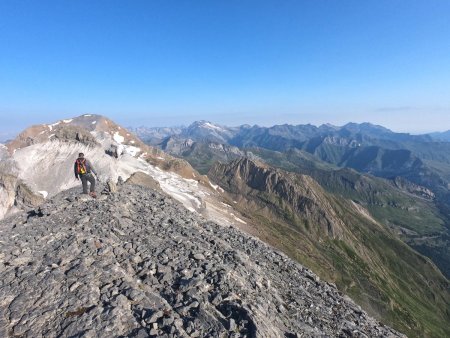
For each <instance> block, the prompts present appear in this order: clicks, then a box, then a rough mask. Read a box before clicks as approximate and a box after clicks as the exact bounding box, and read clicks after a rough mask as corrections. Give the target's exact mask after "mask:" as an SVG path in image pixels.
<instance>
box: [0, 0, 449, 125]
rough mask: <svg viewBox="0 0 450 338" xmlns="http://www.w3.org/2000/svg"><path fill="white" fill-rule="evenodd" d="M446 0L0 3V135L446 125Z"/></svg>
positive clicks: (4, 0)
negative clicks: (74, 125)
mask: <svg viewBox="0 0 450 338" xmlns="http://www.w3.org/2000/svg"><path fill="white" fill-rule="evenodd" d="M449 27H450V1H448V0H424V1H419V0H403V1H400V0H365V1H361V0H353V1H346V0H339V1H338V0H327V1H326V0H310V1H301V0H296V1H275V0H274V1H263V0H259V1H246V0H237V1H234V0H226V1H214V0H207V1H206V0H205V1H201V0H192V1H187V0H179V1H171V0H161V1H158V0H148V1H125V0H122V1H112V0H107V1H94V0H90V1H79V0H77V1H69V0H67V1H62V0H58V1H45V0H39V1H35V0H33V1H23V0H1V1H0V117H1V120H0V132H5V131H11V130H19V129H22V128H24V127H26V126H28V125H29V124H31V123H43V122H51V121H53V120H57V119H60V118H63V117H69V116H76V115H81V114H83V113H98V114H103V115H106V116H108V117H110V118H112V119H114V120H116V121H117V122H119V123H121V124H123V125H125V126H127V125H148V126H157V125H159V126H161V125H177V124H178V125H179V124H188V123H190V122H192V121H194V120H197V119H207V120H211V121H213V122H218V123H224V124H228V125H237V124H241V123H250V124H260V125H269V124H277V123H285V122H287V123H295V124H299V123H314V124H319V123H324V122H330V123H334V124H342V123H345V122H347V121H356V122H362V121H370V122H375V123H380V124H383V125H385V126H387V127H390V128H392V129H394V130H401V131H405V130H407V131H412V132H420V131H428V130H444V129H450V28H449Z"/></svg>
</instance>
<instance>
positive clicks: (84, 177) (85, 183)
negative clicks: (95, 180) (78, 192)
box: [80, 175, 88, 194]
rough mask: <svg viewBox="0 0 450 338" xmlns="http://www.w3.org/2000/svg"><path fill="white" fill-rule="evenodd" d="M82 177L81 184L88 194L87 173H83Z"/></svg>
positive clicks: (84, 192)
mask: <svg viewBox="0 0 450 338" xmlns="http://www.w3.org/2000/svg"><path fill="white" fill-rule="evenodd" d="M80 179H81V184H82V185H83V194H87V193H88V182H87V177H86V175H81V176H80Z"/></svg>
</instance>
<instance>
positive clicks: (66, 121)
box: [63, 119, 73, 123]
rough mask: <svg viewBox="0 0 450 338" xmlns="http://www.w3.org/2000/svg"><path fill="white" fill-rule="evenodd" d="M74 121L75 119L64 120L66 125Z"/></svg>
mask: <svg viewBox="0 0 450 338" xmlns="http://www.w3.org/2000/svg"><path fill="white" fill-rule="evenodd" d="M72 121H73V119H68V120H63V122H64V123H70V122H72Z"/></svg>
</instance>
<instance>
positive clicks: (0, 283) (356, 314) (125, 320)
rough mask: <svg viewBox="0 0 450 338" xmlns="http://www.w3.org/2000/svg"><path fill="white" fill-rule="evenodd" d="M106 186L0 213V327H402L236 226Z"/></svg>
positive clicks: (97, 330) (79, 333) (185, 332)
mask: <svg viewBox="0 0 450 338" xmlns="http://www.w3.org/2000/svg"><path fill="white" fill-rule="evenodd" d="M109 190H110V191H109V192H108V191H104V193H103V194H102V195H100V196H99V198H97V199H91V198H90V197H84V196H81V195H79V188H74V189H70V190H67V191H65V192H62V193H60V194H58V195H56V196H54V197H53V198H51V199H49V200H47V201H46V202H45V204H42V205H41V206H40V207H39V208H36V209H34V210H31V211H28V212H23V213H18V214H15V215H13V216H11V217H9V218H7V219H4V220H3V221H2V222H1V223H0V239H1V240H0V336H1V337H7V336H11V337H271V338H272V337H317V336H321V337H328V336H329V337H337V336H339V337H376V336H383V337H398V336H402V335H401V334H399V333H397V332H395V331H394V330H392V329H390V328H389V327H386V326H384V325H382V324H380V323H379V322H377V321H376V320H375V319H373V318H371V317H369V316H368V315H367V314H366V313H365V312H364V311H363V310H361V308H360V307H359V306H357V305H355V303H353V302H352V301H351V300H350V299H349V298H348V297H346V296H344V295H342V293H340V292H339V291H338V290H337V289H336V287H335V286H334V285H333V284H329V283H326V282H323V281H321V280H320V279H319V278H318V277H317V276H316V275H315V274H313V273H312V272H311V271H310V270H308V269H306V268H304V267H302V266H301V265H299V264H298V263H296V262H294V261H293V260H291V259H289V258H288V257H287V256H285V255H284V254H282V253H280V252H277V251H275V250H274V249H272V248H271V247H269V246H268V245H266V244H264V243H263V242H261V241H259V240H257V239H255V238H253V237H250V236H249V235H246V234H244V233H243V232H241V231H240V230H238V229H236V228H235V227H232V226H230V227H224V226H220V225H217V224H215V223H212V222H210V221H206V220H205V219H203V218H202V217H201V216H199V215H197V214H194V213H191V212H189V211H188V210H186V209H184V208H183V207H182V205H181V204H179V203H178V202H176V201H175V200H173V199H171V198H170V197H168V196H166V195H163V194H161V193H159V192H157V191H154V190H150V189H146V188H144V187H141V186H137V185H128V184H125V185H121V186H119V187H118V189H117V190H116V189H109ZM111 190H112V191H113V192H111Z"/></svg>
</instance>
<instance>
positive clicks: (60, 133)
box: [53, 125, 99, 147]
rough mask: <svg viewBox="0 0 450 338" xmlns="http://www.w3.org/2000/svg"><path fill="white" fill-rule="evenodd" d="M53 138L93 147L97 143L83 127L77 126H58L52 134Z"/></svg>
mask: <svg viewBox="0 0 450 338" xmlns="http://www.w3.org/2000/svg"><path fill="white" fill-rule="evenodd" d="M53 137H54V138H55V139H58V140H59V141H63V142H74V141H75V142H80V143H81V144H84V145H87V146H91V147H95V146H97V145H99V143H98V142H97V141H96V140H95V137H94V136H92V135H91V134H90V133H89V132H88V131H86V130H85V129H83V128H81V127H78V126H70V125H69V126H65V128H58V129H57V130H56V131H55V134H54V136H53Z"/></svg>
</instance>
